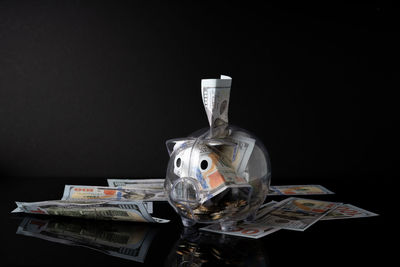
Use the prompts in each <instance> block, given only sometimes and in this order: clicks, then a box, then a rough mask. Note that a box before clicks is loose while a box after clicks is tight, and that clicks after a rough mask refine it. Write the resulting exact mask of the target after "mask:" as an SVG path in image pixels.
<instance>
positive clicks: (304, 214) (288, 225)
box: [257, 197, 341, 231]
mask: <svg viewBox="0 0 400 267" xmlns="http://www.w3.org/2000/svg"><path fill="white" fill-rule="evenodd" d="M340 205H341V204H340V203H335V202H327V201H320V200H311V199H302V198H294V197H291V198H288V199H285V200H283V201H281V202H279V203H277V204H276V205H275V206H274V207H273V208H272V210H271V211H270V212H268V213H266V214H265V215H264V216H261V217H260V218H258V219H257V222H259V223H261V224H263V225H269V226H271V227H275V228H283V229H289V230H297V231H304V230H305V229H307V228H308V227H310V226H311V225H312V224H314V223H315V222H317V221H318V220H320V219H321V218H322V217H323V216H325V215H326V214H328V213H329V212H331V211H332V210H334V209H335V208H337V207H338V206H340Z"/></svg>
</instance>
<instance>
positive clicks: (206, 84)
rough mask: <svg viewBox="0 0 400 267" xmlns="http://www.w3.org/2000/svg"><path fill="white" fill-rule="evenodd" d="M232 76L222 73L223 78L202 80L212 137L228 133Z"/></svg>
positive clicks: (202, 92) (203, 95) (202, 91)
mask: <svg viewBox="0 0 400 267" xmlns="http://www.w3.org/2000/svg"><path fill="white" fill-rule="evenodd" d="M231 84H232V78H231V77H228V76H224V75H221V79H203V80H201V96H202V99H203V104H204V108H205V110H206V113H207V118H208V122H209V124H210V134H211V137H224V136H226V135H227V131H226V127H227V126H228V107H229V95H230V91H231Z"/></svg>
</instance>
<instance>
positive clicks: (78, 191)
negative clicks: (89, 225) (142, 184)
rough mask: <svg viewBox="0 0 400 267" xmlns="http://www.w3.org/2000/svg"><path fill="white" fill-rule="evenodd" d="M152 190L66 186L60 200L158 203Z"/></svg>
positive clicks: (163, 198) (157, 196) (157, 197)
mask: <svg viewBox="0 0 400 267" xmlns="http://www.w3.org/2000/svg"><path fill="white" fill-rule="evenodd" d="M156 193H157V192H154V191H153V190H147V189H143V190H137V189H135V188H122V187H107V186H90V185H66V186H65V187H64V194H63V197H62V200H105V199H108V200H118V201H158V200H165V197H164V196H162V197H161V198H160V196H159V194H156Z"/></svg>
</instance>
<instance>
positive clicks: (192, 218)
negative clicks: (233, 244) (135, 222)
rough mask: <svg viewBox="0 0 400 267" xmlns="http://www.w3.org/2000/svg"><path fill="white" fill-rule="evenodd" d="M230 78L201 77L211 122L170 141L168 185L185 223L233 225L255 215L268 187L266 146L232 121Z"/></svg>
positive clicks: (268, 164) (250, 218)
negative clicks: (229, 120) (183, 136)
mask: <svg viewBox="0 0 400 267" xmlns="http://www.w3.org/2000/svg"><path fill="white" fill-rule="evenodd" d="M231 83H232V79H231V78H230V77H228V76H221V79H204V80H202V81H201V95H202V98H203V103H204V107H205V110H206V113H207V117H208V121H209V124H210V127H209V128H206V129H201V130H198V131H196V132H194V133H193V134H191V135H189V136H188V137H185V138H177V139H171V140H168V141H167V148H168V152H169V154H170V160H169V163H168V168H167V174H166V179H165V184H164V188H165V191H166V194H167V197H168V201H169V203H170V204H171V205H172V207H173V208H174V209H175V210H176V212H177V213H178V214H179V215H180V216H181V218H182V222H183V224H184V225H185V226H191V225H194V224H195V223H218V224H220V227H221V229H222V230H230V229H232V228H233V227H234V226H235V224H236V222H238V221H240V220H252V219H253V218H254V216H255V213H256V211H257V210H258V208H259V207H260V205H261V204H262V203H263V202H264V200H265V198H266V196H267V193H268V190H269V186H270V176H271V172H270V161H269V156H268V153H267V150H266V149H265V148H264V146H263V144H262V143H261V142H260V140H259V139H258V138H256V137H255V136H254V135H253V134H251V133H250V132H248V131H246V130H243V129H241V128H239V127H235V126H231V125H229V124H228V106H229V96H230V89H231ZM243 112H245V111H243Z"/></svg>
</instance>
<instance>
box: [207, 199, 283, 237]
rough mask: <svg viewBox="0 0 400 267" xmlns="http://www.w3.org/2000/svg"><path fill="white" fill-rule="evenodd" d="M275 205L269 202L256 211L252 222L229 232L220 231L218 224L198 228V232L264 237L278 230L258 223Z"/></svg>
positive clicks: (239, 225) (244, 223) (240, 225)
mask: <svg viewBox="0 0 400 267" xmlns="http://www.w3.org/2000/svg"><path fill="white" fill-rule="evenodd" d="M276 203H277V202H276V201H270V202H268V203H267V204H264V205H262V206H261V207H260V209H259V210H258V211H257V215H256V218H255V220H254V222H241V223H239V224H238V225H237V226H236V227H235V228H234V229H233V230H231V231H222V230H221V229H220V227H219V225H218V224H212V225H208V226H206V227H203V228H200V230H203V231H208V232H213V233H218V234H225V235H233V236H240V237H247V238H254V239H258V238H261V237H264V236H266V235H269V234H272V233H274V232H276V231H278V230H279V228H274V227H271V226H268V225H265V224H263V223H262V222H260V221H258V219H259V218H262V217H263V215H265V214H266V213H268V212H269V211H270V210H271V208H272V207H273V206H274V205H275V204H276Z"/></svg>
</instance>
